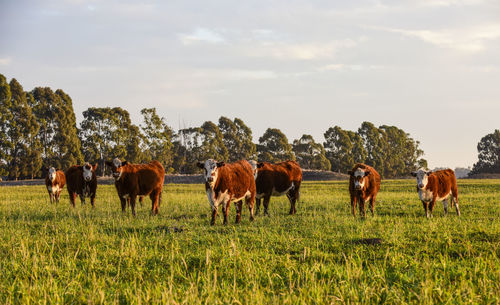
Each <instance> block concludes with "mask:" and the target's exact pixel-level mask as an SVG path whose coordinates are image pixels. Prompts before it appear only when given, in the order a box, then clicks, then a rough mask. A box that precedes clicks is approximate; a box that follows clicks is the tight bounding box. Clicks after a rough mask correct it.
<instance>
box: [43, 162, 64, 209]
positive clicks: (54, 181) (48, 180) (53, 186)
mask: <svg viewBox="0 0 500 305" xmlns="http://www.w3.org/2000/svg"><path fill="white" fill-rule="evenodd" d="M47 170H48V173H47V177H45V186H46V187H47V191H49V196H50V203H53V202H59V198H60V197H61V192H62V189H63V187H64V185H65V184H66V176H64V172H63V171H62V170H59V169H55V168H53V167H50V168H48V169H47Z"/></svg>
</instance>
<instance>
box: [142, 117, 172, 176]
mask: <svg viewBox="0 0 500 305" xmlns="http://www.w3.org/2000/svg"><path fill="white" fill-rule="evenodd" d="M141 114H142V115H143V124H142V125H140V128H141V131H142V137H143V138H142V139H143V141H142V145H143V148H144V149H143V152H144V158H145V161H146V162H149V161H151V160H158V161H159V162H160V163H161V164H163V166H164V167H165V169H166V171H167V172H169V171H171V169H172V160H173V155H172V153H173V144H172V137H173V135H174V132H173V130H172V128H170V126H168V125H167V123H166V122H165V119H164V118H163V117H160V116H159V115H158V114H157V113H156V108H144V109H142V110H141Z"/></svg>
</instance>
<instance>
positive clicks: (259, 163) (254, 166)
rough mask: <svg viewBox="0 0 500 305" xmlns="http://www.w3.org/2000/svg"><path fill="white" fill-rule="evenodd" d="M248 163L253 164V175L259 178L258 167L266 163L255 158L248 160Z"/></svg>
mask: <svg viewBox="0 0 500 305" xmlns="http://www.w3.org/2000/svg"><path fill="white" fill-rule="evenodd" d="M248 163H250V165H251V166H252V171H253V177H254V178H255V180H257V175H258V174H259V171H258V169H259V168H261V167H262V166H264V163H262V162H257V161H255V160H250V161H248Z"/></svg>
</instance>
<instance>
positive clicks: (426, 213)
mask: <svg viewBox="0 0 500 305" xmlns="http://www.w3.org/2000/svg"><path fill="white" fill-rule="evenodd" d="M422 205H423V206H424V211H425V217H427V218H429V204H428V203H427V202H426V201H422Z"/></svg>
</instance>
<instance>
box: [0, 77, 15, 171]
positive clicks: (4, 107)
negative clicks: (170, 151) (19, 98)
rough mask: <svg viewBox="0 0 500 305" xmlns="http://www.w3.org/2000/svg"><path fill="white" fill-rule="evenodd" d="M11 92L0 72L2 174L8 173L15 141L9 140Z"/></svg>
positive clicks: (0, 166)
mask: <svg viewBox="0 0 500 305" xmlns="http://www.w3.org/2000/svg"><path fill="white" fill-rule="evenodd" d="M11 103H12V102H11V92H10V86H9V84H8V83H7V79H6V78H5V76H3V75H2V74H0V175H2V176H3V175H6V174H8V164H9V162H10V160H11V158H12V157H11V155H10V150H11V149H12V146H13V143H11V142H10V141H9V138H8V132H9V123H10V121H11V120H12V113H11V112H10V110H9V109H10V108H11Z"/></svg>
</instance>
